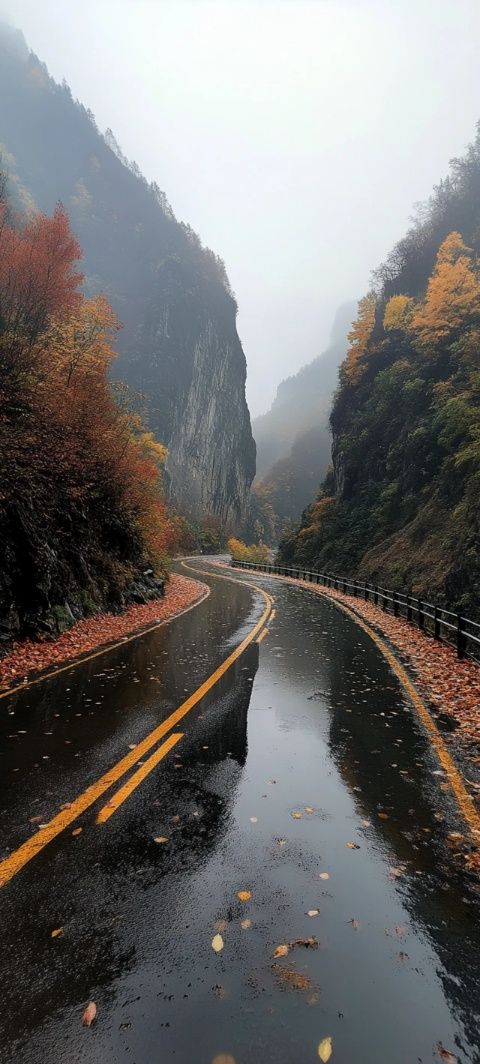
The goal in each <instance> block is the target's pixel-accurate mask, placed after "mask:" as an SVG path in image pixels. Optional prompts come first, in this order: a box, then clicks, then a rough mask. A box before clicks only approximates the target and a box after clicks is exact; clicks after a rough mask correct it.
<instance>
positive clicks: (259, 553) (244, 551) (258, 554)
mask: <svg viewBox="0 0 480 1064" xmlns="http://www.w3.org/2000/svg"><path fill="white" fill-rule="evenodd" d="M227 547H228V549H229V551H230V554H231V555H232V558H233V559H234V561H236V562H260V564H262V563H263V562H268V559H269V557H270V551H269V549H268V547H267V546H266V545H265V543H258V544H257V543H251V544H250V546H247V544H246V543H243V542H242V540H241V539H236V538H235V536H231V538H230V539H229V540H228V543H227Z"/></svg>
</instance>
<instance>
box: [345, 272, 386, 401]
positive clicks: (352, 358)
mask: <svg viewBox="0 0 480 1064" xmlns="http://www.w3.org/2000/svg"><path fill="white" fill-rule="evenodd" d="M376 303H377V301H376V296H375V293H374V292H369V293H368V294H367V295H366V296H364V297H363V299H361V300H360V302H359V304H358V317H357V320H356V321H355V322H354V323H353V326H352V329H351V331H350V332H349V334H348V339H349V341H350V347H349V350H348V352H347V357H346V359H345V361H344V363H343V364H342V367H341V370H340V373H341V378H342V381H343V383H344V384H358V382H359V380H360V379H361V377H362V374H363V373H364V371H365V368H366V362H365V355H366V352H367V344H368V341H369V339H370V336H371V333H372V329H373V326H374V324H375V309H376Z"/></svg>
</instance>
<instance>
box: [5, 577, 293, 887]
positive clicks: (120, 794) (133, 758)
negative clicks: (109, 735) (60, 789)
mask: <svg viewBox="0 0 480 1064" xmlns="http://www.w3.org/2000/svg"><path fill="white" fill-rule="evenodd" d="M186 568H190V567H189V566H187V567H186ZM203 575H206V574H203ZM211 575H212V576H213V577H215V578H216V579H231V578H229V577H220V576H217V574H215V573H212V574H211ZM232 582H233V583H238V581H232ZM242 583H245V584H246V581H242ZM246 586H248V587H250V588H253V589H254V590H255V591H257V592H259V594H260V595H262V596H263V598H264V600H265V602H266V606H265V609H264V611H263V613H262V616H261V618H260V620H259V621H257V623H256V624H255V625H254V627H253V628H252V629H251V631H250V632H249V633H248V635H247V636H245V638H244V639H243V640H242V642H241V643H239V645H238V646H237V647H236V648H235V650H233V651H232V653H231V654H229V655H228V657H227V658H225V660H224V661H223V662H222V664H221V665H219V667H218V669H215V672H213V673H212V674H211V676H209V677H208V679H207V680H205V682H204V683H203V684H201V685H200V687H198V688H197V690H196V691H194V693H193V694H192V695H190V696H189V698H187V699H186V700H185V702H183V703H182V705H181V706H179V707H178V709H176V710H175V711H174V712H173V713H171V714H170V716H169V717H167V718H166V720H164V721H162V723H161V724H159V725H158V727H157V728H154V729H153V731H151V732H150V733H149V734H148V735H147V736H146V737H145V739H142V741H141V742H140V743H138V744H137V746H136V747H135V749H134V750H131V751H130V752H129V753H128V754H126V755H125V757H122V758H121V759H120V761H117V763H116V764H115V765H113V766H112V768H110V769H109V770H108V772H106V773H105V774H104V775H103V776H101V777H100V779H98V780H96V782H95V783H92V784H91V786H90V787H87V789H86V790H85V791H83V792H82V794H79V795H78V797H77V798H75V799H74V800H73V801H72V802H69V803H68V805H67V806H66V807H65V808H63V809H61V810H60V812H59V813H57V815H56V816H54V817H53V818H52V820H50V821H49V822H48V823H47V824H44V825H42V827H41V828H39V829H38V831H37V833H36V834H35V835H33V836H32V837H31V838H29V839H27V840H26V841H25V842H24V843H22V845H21V846H19V847H18V849H16V850H14V851H13V852H12V853H11V854H9V856H8V857H5V858H4V860H3V861H0V887H3V886H5V884H6V883H8V882H9V880H11V879H12V878H13V876H16V875H17V873H18V872H20V871H21V869H22V868H24V866H25V865H26V864H28V862H29V861H31V860H32V859H33V858H34V857H36V855H37V854H38V853H40V852H41V850H43V849H44V848H45V846H48V844H49V843H50V842H52V840H53V839H55V838H56V837H57V836H58V835H60V834H61V832H62V831H65V829H66V828H68V827H69V826H70V825H71V824H73V823H74V821H75V820H77V819H78V817H79V816H81V814H82V813H84V812H85V811H86V810H87V809H89V808H90V806H92V805H93V804H94V802H96V801H97V800H98V799H99V798H101V797H102V795H103V794H105V792H106V791H108V790H109V788H110V787H111V786H112V784H114V783H117V782H118V780H120V779H121V777H122V776H124V775H125V773H126V772H128V770H129V769H130V768H133V766H134V765H135V764H137V763H138V761H139V760H140V759H141V758H142V757H143V755H144V754H146V753H148V751H149V750H151V749H152V747H154V746H156V744H157V743H158V742H159V740H160V739H162V738H163V737H164V736H165V735H166V734H167V732H169V731H171V729H172V728H174V727H175V725H176V724H178V723H179V721H180V720H182V719H183V717H185V716H186V715H187V713H189V712H190V710H191V709H193V707H194V706H196V705H198V703H199V702H200V701H201V700H202V698H204V697H205V695H206V694H207V693H208V691H210V690H211V688H212V687H213V686H214V685H215V684H216V683H217V682H218V680H220V678H221V677H222V676H224V675H225V673H226V672H228V670H229V669H230V668H231V666H232V665H233V664H234V663H235V662H236V661H237V660H238V658H239V657H240V656H241V655H242V654H243V652H244V650H245V649H246V648H247V647H248V646H249V644H250V643H252V642H253V640H254V639H255V638H256V636H257V635H258V633H259V632H260V630H261V629H262V628H263V625H264V624H265V623H266V621H267V620H268V617H269V614H270V612H271V609H272V598H271V596H270V595H269V594H268V592H267V591H265V590H264V589H263V588H260V587H258V586H257V585H256V584H250V583H248V584H247V585H246ZM111 649H112V648H111ZM106 652H107V651H105V650H104V651H102V653H106ZM83 660H85V659H83ZM81 663H82V662H80V663H79V664H81ZM70 667H73V666H70ZM45 678H46V677H45ZM181 738H183V733H179V732H175V733H174V734H172V735H170V736H169V738H168V739H167V741H166V742H165V743H163V744H162V746H160V747H159V748H158V749H157V750H156V751H155V753H154V754H152V756H151V757H150V758H149V759H148V761H146V762H145V763H144V764H143V765H141V766H139V768H138V770H137V772H135V773H134V774H133V775H132V776H131V777H130V778H129V779H128V780H127V782H126V783H125V784H124V785H123V786H122V787H121V788H120V789H119V790H118V791H116V792H115V794H114V795H113V796H112V798H111V799H110V801H109V802H107V803H106V805H105V806H103V808H102V809H101V810H100V812H99V813H98V816H97V824H103V823H105V821H106V820H108V819H109V817H111V816H112V815H113V813H114V812H115V811H116V809H118V807H119V805H121V804H122V802H124V801H125V799H126V798H128V796H129V795H130V794H131V793H132V791H134V790H135V788H136V787H138V785H139V784H140V783H141V782H142V781H143V780H144V779H145V777H146V776H147V775H148V774H149V772H151V771H152V769H153V768H155V766H156V765H157V764H158V763H159V761H161V760H162V758H164V757H165V755H166V754H167V753H168V752H169V751H170V750H171V749H172V747H173V746H174V745H175V744H176V743H178V742H179V741H180V739H181Z"/></svg>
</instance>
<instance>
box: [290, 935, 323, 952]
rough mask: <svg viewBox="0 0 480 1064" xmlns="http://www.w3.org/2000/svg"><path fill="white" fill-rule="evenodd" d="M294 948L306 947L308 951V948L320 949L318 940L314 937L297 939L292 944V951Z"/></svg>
mask: <svg viewBox="0 0 480 1064" xmlns="http://www.w3.org/2000/svg"><path fill="white" fill-rule="evenodd" d="M294 946H306V948H307V949H308V947H311V948H312V949H318V939H316V938H314V937H313V935H312V936H311V938H295V939H294V940H293V942H291V943H290V949H293V947H294Z"/></svg>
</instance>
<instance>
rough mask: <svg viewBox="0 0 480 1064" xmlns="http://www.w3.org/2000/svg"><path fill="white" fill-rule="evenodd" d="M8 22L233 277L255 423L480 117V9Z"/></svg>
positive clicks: (239, 3) (259, 5)
mask: <svg viewBox="0 0 480 1064" xmlns="http://www.w3.org/2000/svg"><path fill="white" fill-rule="evenodd" d="M0 12H1V13H2V14H6V15H7V16H8V17H9V19H10V21H12V22H13V23H14V24H15V25H17V26H18V27H19V28H20V29H22V30H23V32H24V34H25V36H26V38H27V43H28V44H29V45H30V47H31V48H33V50H34V51H36V52H37V53H38V55H39V56H40V58H41V59H42V60H44V61H45V62H46V63H47V66H48V67H49V70H50V73H51V74H52V75H53V76H54V77H55V78H56V79H57V80H61V79H62V77H65V78H66V80H67V81H68V83H69V85H70V87H71V89H72V92H73V95H74V97H78V98H79V99H80V100H81V101H82V103H84V104H85V106H86V107H90V108H91V109H92V111H93V112H94V114H95V116H96V119H97V123H98V125H99V127H100V129H101V130H103V131H104V130H105V129H106V128H107V127H108V126H110V127H111V128H112V129H113V132H114V134H115V136H116V138H117V140H118V141H119V143H120V145H121V147H122V149H123V151H124V153H125V154H126V155H127V156H128V158H130V159H136V161H137V162H138V164H139V166H140V168H141V170H142V171H143V173H144V174H145V176H146V177H147V179H148V180H149V181H151V180H156V181H157V182H158V184H159V185H160V188H162V189H163V190H164V191H165V192H166V194H167V196H168V198H169V200H170V202H171V204H172V207H173V209H174V211H175V214H176V215H177V217H178V218H179V219H181V220H184V221H188V222H189V223H190V224H191V225H192V226H193V227H194V229H196V230H197V232H198V233H199V235H200V236H201V239H202V241H203V243H205V244H207V245H208V246H210V247H211V248H213V250H214V251H215V252H216V253H217V254H219V255H221V256H222V258H224V259H225V262H226V265H227V269H228V273H229V276H230V280H231V283H232V287H233V289H234V291H235V293H236V295H237V299H238V302H239V308H240V310H239V319H238V327H239V333H240V337H241V339H242V342H243V344H244V348H245V353H246V356H247V360H248V382H247V394H248V399H249V404H250V409H251V411H252V414H254V415H255V414H257V413H260V412H262V411H263V410H265V409H266V408H267V407H268V406H269V405H270V402H271V399H272V397H273V394H274V392H275V389H276V386H277V384H278V382H279V381H280V380H281V379H282V378H283V377H285V376H287V375H288V374H289V373H292V372H294V371H295V370H297V369H298V368H299V367H300V366H301V365H303V364H304V363H305V362H308V361H310V360H311V359H312V358H313V357H314V356H315V355H316V354H318V353H319V352H320V351H321V350H322V348H323V347H324V346H325V345H326V343H327V341H328V336H329V332H330V326H331V322H332V318H333V314H334V312H335V309H336V307H337V306H338V305H339V303H341V302H343V301H345V300H348V299H351V298H354V299H356V298H359V297H361V296H362V295H363V294H364V292H365V290H366V289H367V287H368V284H369V275H370V271H371V270H372V269H373V268H374V267H375V266H377V265H378V264H379V263H380V261H381V260H382V259H383V258H384V257H385V255H386V254H387V253H388V251H389V249H390V248H391V246H392V244H393V243H394V242H395V241H396V240H397V239H398V238H399V237H401V236H402V235H403V233H404V231H405V228H406V226H407V224H408V218H409V215H410V214H411V211H412V207H413V204H414V203H415V202H416V201H418V200H422V199H425V198H426V197H427V196H428V195H429V193H430V191H431V189H432V186H433V184H434V183H436V182H437V181H438V180H439V179H440V178H441V177H442V176H444V175H445V174H446V172H447V169H448V161H449V159H450V158H451V157H452V156H453V155H458V154H461V153H462V152H463V150H464V148H465V146H466V144H467V143H468V142H469V140H471V139H472V137H473V135H474V130H475V123H476V121H477V119H478V118H480V63H479V61H478V55H479V41H480V4H479V0H309V2H308V0H305V2H304V0H276V2H273V0H272V2H270V0H217V2H211V0H81V2H79V0H42V2H40V0H0ZM6 105H7V101H2V106H6Z"/></svg>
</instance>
